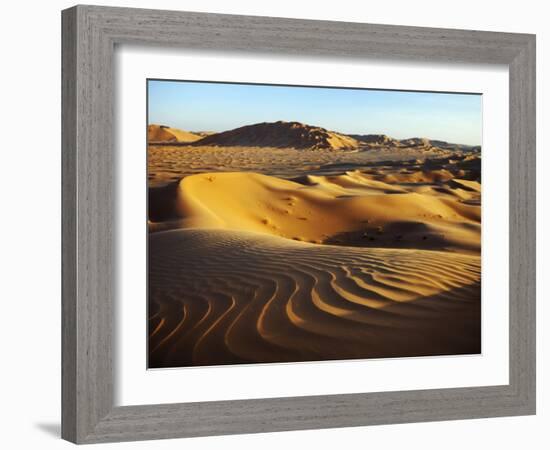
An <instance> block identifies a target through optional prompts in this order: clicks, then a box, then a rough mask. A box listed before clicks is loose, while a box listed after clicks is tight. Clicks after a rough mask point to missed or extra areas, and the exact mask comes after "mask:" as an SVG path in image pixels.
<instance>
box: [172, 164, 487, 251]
mask: <svg viewBox="0 0 550 450" xmlns="http://www.w3.org/2000/svg"><path fill="white" fill-rule="evenodd" d="M376 178H377V177H376V176H372V175H365V174H363V173H361V172H348V173H346V174H343V175H337V176H308V177H306V179H305V180H304V183H305V184H300V183H297V182H294V181H290V180H285V179H280V178H276V177H271V176H267V175H262V174H256V173H243V172H237V173H231V172H229V173H228V172H225V173H207V174H202V175H192V176H189V177H186V178H184V179H183V180H182V181H181V182H180V183H179V185H178V187H177V189H176V190H175V191H174V197H173V199H172V202H173V203H172V204H173V207H174V211H173V215H174V217H177V218H179V219H180V221H178V220H175V221H174V226H175V227H186V228H188V227H193V228H196V227H201V228H220V229H227V230H243V231H252V232H257V233H264V234H269V235H272V236H279V237H284V238H287V239H294V240H298V241H305V242H311V243H318V244H321V243H332V244H345V245H354V246H366V247H380V246H382V247H401V248H403V247H404V248H409V247H410V248H424V249H455V250H459V251H462V252H467V251H470V252H475V253H477V252H479V242H480V220H481V218H480V207H479V206H478V205H475V204H471V202H472V201H473V200H479V191H478V190H477V191H476V190H475V189H473V188H472V186H473V187H474V188H475V186H476V185H478V186H479V183H477V182H472V181H461V180H459V181H454V182H453V183H454V184H453V185H452V186H450V185H449V184H445V183H442V184H441V185H438V186H432V185H426V184H423V183H419V184H410V180H411V179H414V180H418V179H419V178H420V179H424V180H433V179H434V178H438V177H434V176H433V175H431V174H429V173H426V174H421V175H420V176H417V175H416V174H411V175H410V176H408V177H406V178H404V179H405V180H406V181H407V183H408V184H406V185H405V184H399V183H396V184H389V183H385V182H383V181H378V180H376ZM401 179H403V178H401ZM460 183H465V185H464V187H462V184H460ZM466 201H469V202H470V203H467V202H466Z"/></svg>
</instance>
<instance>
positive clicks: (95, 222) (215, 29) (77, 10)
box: [62, 6, 535, 443]
mask: <svg viewBox="0 0 550 450" xmlns="http://www.w3.org/2000/svg"><path fill="white" fill-rule="evenodd" d="M62 29H63V44H62V50H63V51H62V53H63V57H62V69H63V70H62V80H63V88H62V102H63V113H62V120H63V133H62V146H63V149H62V150H63V156H62V166H63V169H62V173H63V186H62V192H63V200H62V205H63V219H62V223H63V247H62V256H63V263H62V268H63V280H62V286H63V287H62V293H63V294H62V297H63V298H62V326H63V331H62V347H63V349H62V355H63V358H62V359H63V368H62V369H63V377H62V378H63V379H62V406H63V413H62V436H63V438H65V439H67V440H70V441H73V442H76V443H94V442H106V441H125V440H139V439H158V438H176V437H187V436H206V435H220V434H233V433H258V432H267V431H283V430H298V429H313V428H328V427H345V426H360V425H370V424H387V423H402V422H420V421H432V420H450V419H466V418H479V417H494V416H512V415H524V414H534V413H535V36H534V35H528V34H510V33H494V32H484V31H465V30H449V29H435V28H418V27H408V26H388V25H370V24H359V23H343V22H329V21H308V20H295V19H280V18H268V17H248V16H234V15H219V14H203V13H189V12H174V11H156V10H143V9H127V8H109V7H97V6H76V7H73V8H70V9H67V10H65V11H63V13H62ZM119 43H132V44H135V43H139V44H154V45H159V46H163V47H168V46H170V47H182V48H190V49H199V50H201V49H204V50H227V51H240V52H250V51H254V52H264V53H266V54H287V55H288V54H294V55H305V56H307V55H316V56H322V57H328V58H341V57H346V58H359V59H360V58H367V57H369V58H370V57H375V58H392V59H408V60H417V61H439V62H446V61H447V62H467V63H485V64H506V65H507V66H508V68H509V77H510V299H509V301H510V343H509V344H510V382H509V384H508V385H502V386H489V387H472V388H453V389H432V390H421V391H418V390H417V391H403V392H383V393H360V394H345V395H324V396H308V397H286V398H277V399H263V400H238V401H216V402H202V403H183V404H182V403H180V404H168V405H139V406H118V407H115V406H114V404H113V366H112V356H113V353H112V340H113V313H114V305H113V302H114V269H115V267H114V262H113V240H114V236H113V233H114V231H113V230H114V224H113V213H114V207H115V197H114V192H113V188H114V182H113V176H114V171H113V164H114V161H115V159H116V158H115V153H114V152H115V148H114V144H113V141H114V139H113V129H114V126H113V120H114V114H113V99H114V95H113V94H114V92H113V89H114V88H113V52H114V47H115V44H119Z"/></svg>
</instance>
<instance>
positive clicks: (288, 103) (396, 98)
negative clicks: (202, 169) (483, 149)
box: [148, 80, 482, 145]
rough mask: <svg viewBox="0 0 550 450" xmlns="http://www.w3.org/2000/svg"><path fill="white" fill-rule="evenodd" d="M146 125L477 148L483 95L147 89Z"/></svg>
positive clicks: (166, 85) (152, 83)
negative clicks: (298, 129) (282, 128)
mask: <svg viewBox="0 0 550 450" xmlns="http://www.w3.org/2000/svg"><path fill="white" fill-rule="evenodd" d="M148 95H149V97H148V98H149V111H148V122H149V123H156V124H161V125H168V126H171V127H174V128H181V129H184V130H189V131H225V130H229V129H232V128H237V127H240V126H243V125H250V124H253V123H258V122H275V121H277V120H285V121H297V122H302V123H307V124H309V125H317V126H321V127H324V128H327V129H329V130H333V131H339V132H342V133H350V134H369V133H380V134H387V135H389V136H392V137H394V138H397V139H404V138H409V137H426V138H431V139H441V140H445V141H448V142H454V143H459V144H470V145H480V144H481V134H482V122H481V95H474V94H446V93H445V94H444V93H430V92H407V91H382V90H368V89H341V88H339V89H331V88H312V87H292V86H273V85H249V84H228V83H202V82H187V81H159V80H149V81H148Z"/></svg>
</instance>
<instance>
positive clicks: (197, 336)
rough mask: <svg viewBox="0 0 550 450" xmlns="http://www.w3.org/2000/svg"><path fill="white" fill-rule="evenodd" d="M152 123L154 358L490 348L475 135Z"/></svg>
mask: <svg viewBox="0 0 550 450" xmlns="http://www.w3.org/2000/svg"><path fill="white" fill-rule="evenodd" d="M148 138H149V143H150V144H151V145H149V147H148V186H149V190H148V226H149V231H150V233H149V239H148V290H149V291H148V292H149V297H148V298H149V308H148V314H149V315H148V324H149V326H148V333H149V341H148V342H149V359H148V361H149V362H148V365H149V367H151V368H164V367H180V366H202V365H220V364H237V363H258V362H262V363H270V362H292V361H315V360H337V359H362V358H388V357H405V356H428V355H432V356H434V355H453V354H477V353H480V351H481V153H480V148H479V147H472V146H465V145H460V144H450V143H447V142H444V141H434V140H430V139H424V138H411V139H406V140H396V139H394V138H391V137H389V136H387V135H383V134H377V135H373V134H370V135H354V136H347V135H344V134H341V133H337V132H333V131H328V130H326V129H324V128H320V127H312V126H309V125H303V124H301V123H298V122H274V123H261V124H255V125H250V126H245V127H241V128H237V129H235V130H230V131H227V132H222V133H212V134H209V133H198V132H197V133H189V132H185V131H182V130H175V129H172V128H169V127H162V126H156V125H155V126H150V127H149V129H148ZM164 139H166V141H163V140H164ZM186 139H187V141H186ZM189 139H193V140H189ZM307 150H313V151H307Z"/></svg>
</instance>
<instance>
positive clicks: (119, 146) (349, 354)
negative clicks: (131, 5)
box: [62, 6, 535, 443]
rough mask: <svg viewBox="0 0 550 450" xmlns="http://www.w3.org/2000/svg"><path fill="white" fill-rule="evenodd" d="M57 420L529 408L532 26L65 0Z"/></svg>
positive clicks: (300, 423)
mask: <svg viewBox="0 0 550 450" xmlns="http://www.w3.org/2000/svg"><path fill="white" fill-rule="evenodd" d="M62 23H63V48H62V50H63V52H62V53H63V57H62V65H63V67H62V76H63V91H62V92H63V111H62V115H63V117H62V119H63V139H62V143H63V249H62V250H63V299H62V300H63V302H62V303H63V315H62V318H63V320H62V326H63V332H62V336H63V341H62V346H63V349H62V350H63V353H62V354H63V367H62V369H63V370H62V374H63V383H62V385H63V389H62V395H63V397H62V410H63V412H62V435H63V437H64V438H65V439H67V440H69V441H72V442H75V443H94V442H113V441H127V440H142V439H160V438H177V437H191V436H208V435H220V434H235V433H257V432H268V431H283V430H298V429H316V428H328V427H346V426H360V425H371V424H372V425H374V424H390V423H403V422H419V421H432V420H451V419H466V418H480V417H496V416H510V415H526V414H534V413H535V250H534V249H535V37H534V36H533V35H527V34H512V33H494V32H481V31H466V30H447V29H436V28H418V27H405V26H390V25H371V24H359V23H342V22H330V21H307V20H297V19H279V18H268V17H248V16H233V15H218V14H204V13H187V12H175V11H155V10H142V9H127V8H110V7H99V6H75V7H73V8H70V9H67V10H65V11H63V13H62Z"/></svg>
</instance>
